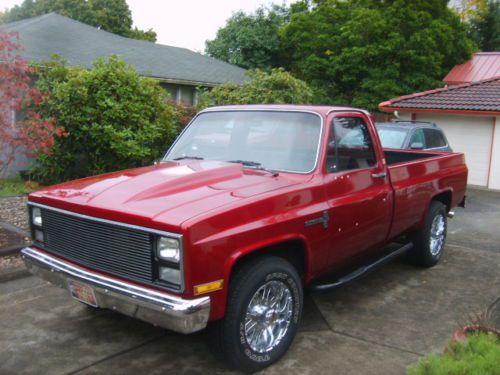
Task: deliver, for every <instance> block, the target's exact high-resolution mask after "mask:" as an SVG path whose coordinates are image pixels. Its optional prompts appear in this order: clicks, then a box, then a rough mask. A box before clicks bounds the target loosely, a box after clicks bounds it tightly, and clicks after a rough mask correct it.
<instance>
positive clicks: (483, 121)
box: [417, 113, 493, 186]
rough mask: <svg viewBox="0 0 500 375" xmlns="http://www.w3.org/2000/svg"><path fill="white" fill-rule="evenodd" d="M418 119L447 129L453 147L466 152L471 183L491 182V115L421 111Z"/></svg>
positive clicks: (486, 183) (455, 149) (446, 132)
mask: <svg viewBox="0 0 500 375" xmlns="http://www.w3.org/2000/svg"><path fill="white" fill-rule="evenodd" d="M417 120H421V121H432V122H435V123H436V124H438V126H439V127H441V128H442V129H443V130H444V132H445V134H446V137H447V138H448V141H449V142H450V145H451V147H452V148H453V150H454V151H460V152H463V153H464V154H465V159H466V161H467V166H468V167H469V181H468V183H469V184H470V185H478V186H487V185H488V173H489V166H490V157H491V141H492V137H493V118H492V117H486V116H458V115H434V114H424V113H418V114H417Z"/></svg>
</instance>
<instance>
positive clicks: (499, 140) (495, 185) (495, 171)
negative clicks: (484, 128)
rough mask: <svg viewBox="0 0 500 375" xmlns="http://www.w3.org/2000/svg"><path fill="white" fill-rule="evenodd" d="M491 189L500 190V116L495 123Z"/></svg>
mask: <svg viewBox="0 0 500 375" xmlns="http://www.w3.org/2000/svg"><path fill="white" fill-rule="evenodd" d="M488 187H489V188H490V189H497V190H500V117H497V118H496V121H495V124H494V135H493V150H492V155H491V167H490V184H489V186H488Z"/></svg>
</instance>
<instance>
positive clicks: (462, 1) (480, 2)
mask: <svg viewBox="0 0 500 375" xmlns="http://www.w3.org/2000/svg"><path fill="white" fill-rule="evenodd" d="M452 6H453V8H455V9H456V10H457V12H458V14H459V15H460V19H461V20H462V21H465V22H466V21H470V20H471V19H474V18H476V17H477V16H478V15H479V14H481V13H483V12H485V11H486V9H487V8H488V0H455V1H454V2H452Z"/></svg>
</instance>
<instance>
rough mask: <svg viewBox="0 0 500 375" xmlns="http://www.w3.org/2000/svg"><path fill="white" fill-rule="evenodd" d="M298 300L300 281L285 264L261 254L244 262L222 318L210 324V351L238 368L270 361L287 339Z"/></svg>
mask: <svg viewBox="0 0 500 375" xmlns="http://www.w3.org/2000/svg"><path fill="white" fill-rule="evenodd" d="M302 304H303V292H302V284H301V281H300V278H299V275H298V274H297V271H296V270H295V268H294V267H293V266H292V265H291V264H290V263H288V262H287V261H285V260H284V259H282V258H278V257H273V256H264V257H262V258H259V259H256V260H254V261H252V262H251V263H248V264H246V265H245V266H243V268H241V269H240V270H239V271H237V273H236V274H235V275H234V277H233V280H232V281H231V284H230V289H229V295H228V301H227V310H226V315H225V317H224V319H223V320H221V321H219V322H216V323H215V324H214V325H213V326H212V327H211V329H212V332H211V336H212V337H211V338H212V341H213V343H214V344H215V347H213V349H214V350H216V351H217V352H218V353H217V355H218V357H220V358H222V359H223V360H224V361H226V362H227V363H228V364H229V365H230V366H231V367H233V368H237V369H239V370H241V371H245V372H254V371H259V370H261V369H263V368H265V367H267V366H269V365H271V364H272V363H274V362H276V361H277V360H278V359H280V358H281V357H282V356H283V355H284V354H285V352H286V351H287V349H288V348H289V346H290V344H291V343H292V341H293V338H294V337H295V334H296V332H297V327H298V324H299V321H300V317H301V314H302Z"/></svg>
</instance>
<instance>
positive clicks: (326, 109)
mask: <svg viewBox="0 0 500 375" xmlns="http://www.w3.org/2000/svg"><path fill="white" fill-rule="evenodd" d="M259 109H260V110H279V111H307V112H315V113H318V114H320V115H323V116H326V115H328V113H330V112H333V111H346V112H352V111H355V112H362V113H365V114H366V115H368V116H369V115H370V113H369V112H367V111H365V110H363V109H360V108H353V107H340V106H328V105H298V104H247V105H223V106H217V107H210V108H207V109H205V110H203V111H202V112H211V111H243V110H259Z"/></svg>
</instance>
